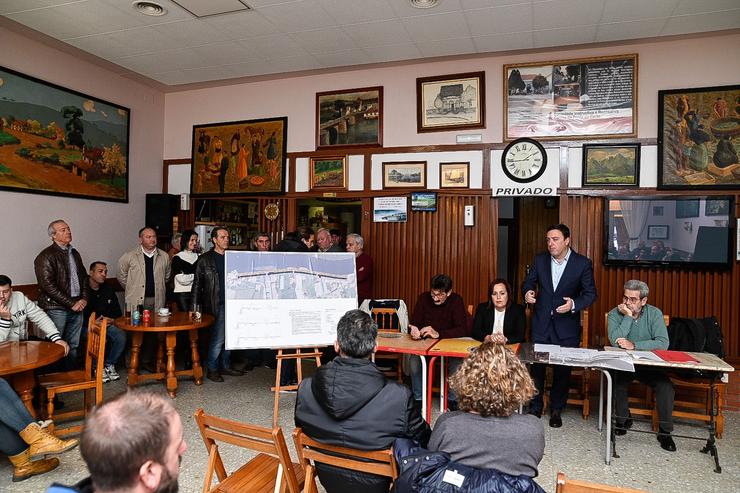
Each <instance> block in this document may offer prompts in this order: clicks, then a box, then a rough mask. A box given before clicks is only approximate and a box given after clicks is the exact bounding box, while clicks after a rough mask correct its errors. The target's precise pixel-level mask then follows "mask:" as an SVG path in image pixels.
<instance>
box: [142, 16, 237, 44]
mask: <svg viewBox="0 0 740 493" xmlns="http://www.w3.org/2000/svg"><path fill="white" fill-rule="evenodd" d="M156 29H157V30H158V31H160V32H161V33H162V34H164V35H165V36H167V37H168V38H169V39H171V40H172V41H173V42H175V43H177V46H179V47H187V46H198V45H204V44H208V43H215V42H219V41H228V40H229V35H228V33H226V32H223V31H219V30H217V29H213V28H212V27H211V26H210V25H208V24H206V23H205V22H203V20H202V19H190V20H187V21H178V22H169V23H167V24H161V25H159V26H157V27H156Z"/></svg>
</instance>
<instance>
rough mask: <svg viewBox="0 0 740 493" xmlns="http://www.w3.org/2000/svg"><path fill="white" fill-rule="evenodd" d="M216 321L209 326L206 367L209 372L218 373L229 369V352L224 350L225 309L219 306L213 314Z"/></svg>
mask: <svg viewBox="0 0 740 493" xmlns="http://www.w3.org/2000/svg"><path fill="white" fill-rule="evenodd" d="M214 315H216V320H214V322H213V326H211V343H210V345H209V346H208V359H207V360H206V367H207V368H208V369H209V370H211V371H218V370H221V369H223V368H229V367H231V351H227V350H226V349H224V344H225V343H226V308H225V307H223V306H221V307H219V308H218V313H215V314H214Z"/></svg>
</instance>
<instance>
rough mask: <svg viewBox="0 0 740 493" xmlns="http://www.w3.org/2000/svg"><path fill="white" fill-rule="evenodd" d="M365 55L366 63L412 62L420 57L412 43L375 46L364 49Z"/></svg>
mask: <svg viewBox="0 0 740 493" xmlns="http://www.w3.org/2000/svg"><path fill="white" fill-rule="evenodd" d="M365 53H367V57H368V61H369V62H371V63H373V62H392V61H396V60H414V59H416V58H421V57H422V54H421V51H419V48H418V47H417V46H416V45H415V44H413V43H404V44H397V45H386V46H375V47H371V48H366V49H365Z"/></svg>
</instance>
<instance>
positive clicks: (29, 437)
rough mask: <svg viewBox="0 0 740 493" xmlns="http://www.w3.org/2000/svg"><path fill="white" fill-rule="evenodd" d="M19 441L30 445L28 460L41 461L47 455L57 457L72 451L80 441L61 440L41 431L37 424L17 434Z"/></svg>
mask: <svg viewBox="0 0 740 493" xmlns="http://www.w3.org/2000/svg"><path fill="white" fill-rule="evenodd" d="M18 435H20V437H21V439H22V440H23V441H24V442H26V443H27V444H28V445H30V447H29V449H28V451H29V454H30V457H29V460H35V459H41V458H44V457H46V456H47V455H57V454H61V453H63V452H66V451H67V450H70V449H73V448H75V447H76V446H77V444H78V443H80V441H79V440H78V439H76V438H73V439H71V440H62V439H60V438H57V437H55V436H54V435H52V434H51V433H49V432H47V431H46V430H44V429H42V428H41V427H40V426H39V425H38V423H31V424H29V425H28V426H26V427H25V428H23V429H22V430H21V431H19V432H18Z"/></svg>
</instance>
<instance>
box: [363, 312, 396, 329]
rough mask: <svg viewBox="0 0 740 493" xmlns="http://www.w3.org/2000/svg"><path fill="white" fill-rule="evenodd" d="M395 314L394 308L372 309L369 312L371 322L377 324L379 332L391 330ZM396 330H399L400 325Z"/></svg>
mask: <svg viewBox="0 0 740 493" xmlns="http://www.w3.org/2000/svg"><path fill="white" fill-rule="evenodd" d="M397 314H398V310H396V309H395V308H381V307H373V309H372V310H371V311H370V315H371V316H372V317H373V320H375V323H376V324H378V329H380V330H393V315H397ZM396 329H397V330H399V331H400V330H401V324H400V323H399V324H398V327H396Z"/></svg>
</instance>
